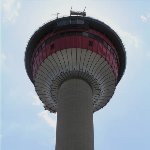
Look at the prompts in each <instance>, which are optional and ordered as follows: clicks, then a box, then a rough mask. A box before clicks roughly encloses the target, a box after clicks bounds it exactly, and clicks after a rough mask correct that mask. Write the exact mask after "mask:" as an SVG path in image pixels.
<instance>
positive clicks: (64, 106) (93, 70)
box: [25, 11, 126, 150]
mask: <svg viewBox="0 0 150 150" xmlns="http://www.w3.org/2000/svg"><path fill="white" fill-rule="evenodd" d="M25 66H26V71H27V74H28V76H29V78H30V80H31V81H32V83H33V84H34V87H35V90H36V92H37V94H38V96H39V98H40V100H41V101H42V102H43V104H44V108H45V109H46V110H49V111H50V112H53V113H55V112H57V129H56V150H94V131H93V113H94V112H96V111H98V110H99V109H101V108H103V107H104V106H105V105H106V104H107V103H108V102H109V100H110V99H111V97H112V96H113V94H114V91H115V88H116V86H117V84H118V83H119V81H120V79H121V77H122V75H123V73H124V70H125V66H126V53H125V49H124V46H123V44H122V41H121V39H120V38H119V36H118V35H117V34H116V32H115V31H114V30H112V29H111V28H110V27H109V26H108V25H106V24H105V23H103V22H101V21H99V20H97V19H93V18H91V17H86V13H85V11H84V12H74V11H71V12H70V16H68V17H62V18H57V19H55V20H53V21H50V22H48V23H46V24H45V25H43V26H42V27H40V28H39V29H38V30H37V31H36V32H35V33H34V34H33V36H32V37H31V39H30V40H29V43H28V45H27V48H26V52H25Z"/></svg>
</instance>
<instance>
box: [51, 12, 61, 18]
mask: <svg viewBox="0 0 150 150" xmlns="http://www.w3.org/2000/svg"><path fill="white" fill-rule="evenodd" d="M59 14H60V13H58V12H57V13H56V14H52V15H55V16H57V17H56V19H58V15H59Z"/></svg>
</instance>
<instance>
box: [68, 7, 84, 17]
mask: <svg viewBox="0 0 150 150" xmlns="http://www.w3.org/2000/svg"><path fill="white" fill-rule="evenodd" d="M85 9H86V7H85V8H84V10H83V11H73V10H72V6H71V9H70V16H83V17H85V16H86V12H85Z"/></svg>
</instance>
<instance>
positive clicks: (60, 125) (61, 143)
mask: <svg viewBox="0 0 150 150" xmlns="http://www.w3.org/2000/svg"><path fill="white" fill-rule="evenodd" d="M91 99H92V89H91V87H90V85H88V84H87V82H85V81H83V80H81V79H69V80H67V81H65V82H64V83H63V84H62V85H61V87H60V89H59V93H58V104H57V107H58V109H57V110H58V111H57V115H58V117H57V133H56V150H94V133H93V106H92V101H91ZM71 137H73V138H71Z"/></svg>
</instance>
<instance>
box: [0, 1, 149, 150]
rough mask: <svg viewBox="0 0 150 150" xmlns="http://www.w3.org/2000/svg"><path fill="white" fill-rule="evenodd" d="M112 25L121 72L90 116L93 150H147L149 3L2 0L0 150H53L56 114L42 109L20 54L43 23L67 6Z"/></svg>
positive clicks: (64, 11) (64, 12)
mask: <svg viewBox="0 0 150 150" xmlns="http://www.w3.org/2000/svg"><path fill="white" fill-rule="evenodd" d="M71 6H72V9H73V10H78V11H82V10H84V7H85V6H86V12H87V16H91V17H94V18H96V19H99V20H101V21H103V22H105V23H106V24H107V25H109V26H111V28H112V29H114V30H115V31H116V32H117V34H118V35H119V36H120V38H121V39H122V41H123V43H124V46H125V49H126V53H127V66H126V70H125V74H124V76H123V78H122V80H121V81H120V83H119V84H118V86H117V88H116V91H115V94H114V96H113V97H112V99H111V100H110V102H109V103H108V104H107V105H106V106H105V107H104V108H103V109H101V110H99V111H98V112H95V113H94V120H93V121H94V145H95V150H99V149H102V150H110V149H111V150H149V149H150V96H149V94H150V87H149V85H150V1H149V0H132V1H129V0H80V1H77V0H2V1H1V8H0V9H1V11H0V13H1V24H0V25H1V26H0V35H1V37H0V38H1V40H0V47H1V51H0V77H1V78H0V79H1V80H0V85H1V86H0V96H1V97H0V99H1V107H0V112H1V116H0V120H1V121H0V142H1V143H0V145H1V149H2V150H33V149H36V150H41V149H43V150H55V138H56V137H55V134H56V133H55V132H56V119H57V115H56V114H52V113H49V112H48V111H45V110H44V108H43V105H42V103H41V102H40V100H39V99H38V96H37V94H36V92H35V90H34V86H33V85H32V83H31V81H30V80H29V78H28V76H27V74H26V71H25V66H24V53H25V50H26V46H27V43H28V41H29V38H30V37H31V36H32V35H33V33H34V32H35V31H36V30H37V29H38V28H39V27H40V26H42V25H43V24H44V23H46V22H49V21H50V20H53V19H55V18H56V15H55V14H56V13H57V12H59V13H60V16H59V17H62V16H68V15H69V13H70V12H69V11H70V8H71Z"/></svg>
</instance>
